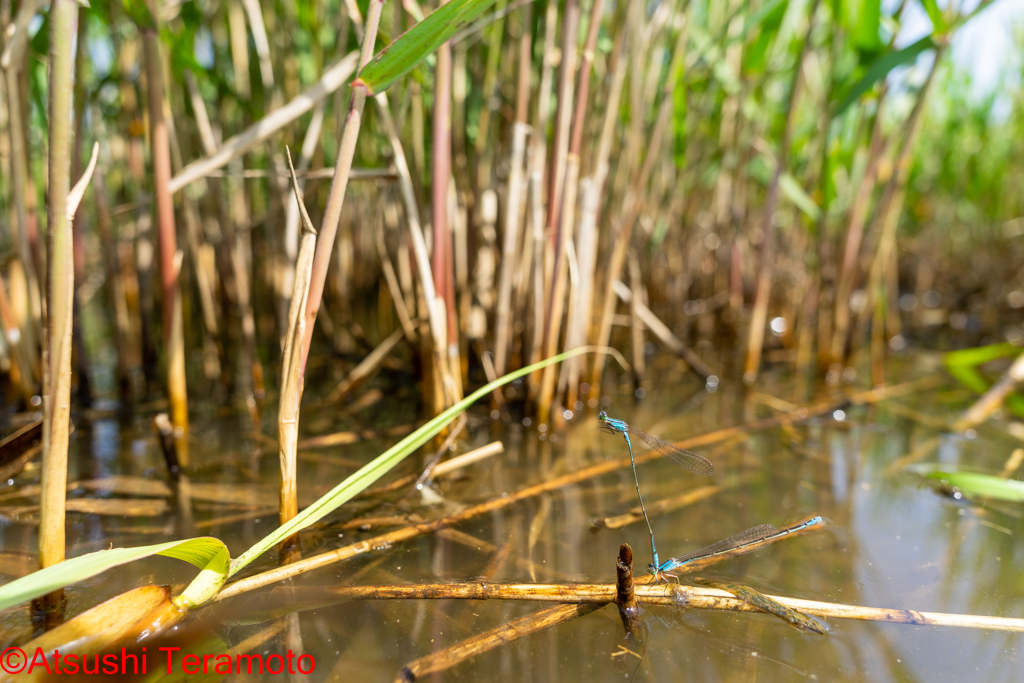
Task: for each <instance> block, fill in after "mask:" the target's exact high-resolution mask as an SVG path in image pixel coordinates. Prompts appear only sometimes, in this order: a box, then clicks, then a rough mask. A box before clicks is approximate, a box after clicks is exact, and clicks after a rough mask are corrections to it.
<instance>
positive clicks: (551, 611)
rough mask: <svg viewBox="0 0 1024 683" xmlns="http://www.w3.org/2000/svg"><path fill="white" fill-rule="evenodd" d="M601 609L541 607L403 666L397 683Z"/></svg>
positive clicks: (415, 678)
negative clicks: (541, 608) (537, 610)
mask: <svg viewBox="0 0 1024 683" xmlns="http://www.w3.org/2000/svg"><path fill="white" fill-rule="evenodd" d="M597 609H599V607H596V606H594V605H559V606H558V607H549V608H548V609H543V610H540V611H539V612H535V613H533V614H530V615H528V616H525V617H521V618H519V619H516V620H514V621H510V622H509V623H507V624H502V625H501V626H498V627H497V628H493V629H491V630H489V631H485V632H483V633H481V634H479V635H477V636H473V637H472V638H468V639H467V640H464V641H462V642H460V643H457V644H455V645H452V646H451V647H448V648H445V649H443V650H438V651H437V652H434V653H432V654H429V655H427V656H426V657H421V658H420V659H417V660H415V661H412V662H409V663H408V664H406V665H405V666H404V667H402V671H401V672H400V673H399V674H398V676H397V677H396V678H395V683H410V682H411V681H417V680H420V679H423V678H425V677H426V676H428V675H431V674H434V675H436V674H438V673H440V672H441V671H446V670H448V669H450V668H452V667H453V666H455V665H456V664H459V663H460V662H464V661H466V660H467V659H470V658H472V657H475V656H477V655H479V654H482V653H484V652H487V651H489V650H493V649H494V648H496V647H500V646H501V645H505V644H506V643H511V642H513V641H515V640H519V639H520V638H523V637H525V636H528V635H532V634H534V633H538V632H540V631H544V630H546V629H548V628H551V627H552V626H557V625H559V624H564V623H565V622H567V621H572V620H573V619H575V618H576V617H582V616H583V615H585V614H590V613H591V612H594V611H595V610H597Z"/></svg>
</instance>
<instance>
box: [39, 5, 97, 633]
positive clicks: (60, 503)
mask: <svg viewBox="0 0 1024 683" xmlns="http://www.w3.org/2000/svg"><path fill="white" fill-rule="evenodd" d="M77 24H78V4H77V3H76V2H75V0H54V2H53V4H52V6H51V9H50V67H49V71H50V73H49V87H48V91H49V111H48V120H49V144H48V146H47V147H48V159H47V164H48V166H47V168H48V172H49V201H48V202H47V220H46V227H47V230H46V242H47V252H48V254H49V258H48V264H49V268H48V270H47V273H46V275H47V277H46V300H47V301H46V308H45V316H44V335H43V469H42V476H41V487H42V492H41V495H40V500H39V505H40V512H39V516H40V526H39V567H40V568H41V569H45V568H47V567H50V566H53V565H55V564H58V563H60V562H63V561H64V543H65V537H64V505H65V497H66V489H67V478H68V471H67V469H68V426H69V423H70V421H71V326H72V320H71V317H72V309H73V307H74V304H73V301H74V292H75V271H74V265H73V263H72V253H71V252H72V235H71V220H72V217H73V212H74V209H75V208H76V206H77V202H74V204H72V203H71V202H69V197H68V194H69V191H70V189H71V178H70V172H71V159H70V158H69V156H68V152H69V150H70V149H71V107H72V102H71V98H72V92H73V88H72V79H73V76H74V68H75V53H74V50H73V46H74V42H75V34H76V32H77ZM93 164H95V150H94V154H93ZM83 192H84V188H83ZM69 209H70V212H71V215H69ZM63 599H64V591H63V589H61V590H59V591H54V592H53V593H51V594H49V595H46V596H44V597H42V598H40V599H39V600H38V601H34V603H33V607H34V609H33V612H34V613H35V614H37V615H38V614H39V612H42V614H41V616H42V621H43V624H44V625H45V627H46V628H49V627H51V626H53V625H55V624H57V623H60V622H62V621H63V620H64V617H63Z"/></svg>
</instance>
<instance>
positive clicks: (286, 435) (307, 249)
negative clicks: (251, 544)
mask: <svg viewBox="0 0 1024 683" xmlns="http://www.w3.org/2000/svg"><path fill="white" fill-rule="evenodd" d="M285 151H286V153H287V156H288V169H289V170H290V171H291V172H292V186H293V189H294V191H295V202H296V204H297V205H298V207H299V212H300V213H301V216H302V240H301V241H300V244H299V252H298V255H297V259H296V263H295V278H294V283H293V289H292V300H291V305H290V306H289V307H288V332H287V334H286V335H285V343H284V354H283V356H282V364H281V398H280V408H279V409H278V418H277V443H278V459H279V461H280V466H281V485H280V521H281V524H285V523H286V522H288V521H290V520H291V519H292V518H293V517H295V515H297V514H298V513H299V497H298V486H297V483H296V478H297V472H296V458H297V454H298V440H299V408H300V405H301V403H302V389H303V386H302V385H303V378H302V362H301V361H302V359H301V354H302V340H303V338H304V337H305V331H306V330H305V326H306V318H305V316H304V315H303V312H304V311H305V308H306V299H307V297H308V296H309V280H310V276H311V272H312V268H313V254H314V252H315V250H316V229H315V228H314V227H313V222H312V221H311V220H310V219H309V214H307V213H306V206H305V204H303V202H302V195H301V194H300V192H299V181H298V178H296V177H295V168H294V166H293V165H292V155H291V150H288V149H287V148H285ZM297 546H298V537H297V535H296V536H292V537H290V538H288V539H286V540H285V541H284V542H283V543H282V545H281V552H282V559H290V558H291V556H292V555H293V554H297V552H295V551H297ZM286 555H287V556H288V558H286V557H285V556H286Z"/></svg>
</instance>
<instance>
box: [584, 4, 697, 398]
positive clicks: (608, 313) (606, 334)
mask: <svg viewBox="0 0 1024 683" xmlns="http://www.w3.org/2000/svg"><path fill="white" fill-rule="evenodd" d="M689 23H690V22H689V17H688V15H687V16H685V18H684V21H683V26H682V28H681V29H680V31H679V36H678V37H677V38H676V44H675V50H674V51H673V53H672V61H671V63H670V64H669V69H668V81H667V83H666V87H665V89H664V92H663V93H662V100H661V104H660V105H659V106H658V116H657V119H656V120H655V123H654V128H653V129H652V131H651V137H650V140H649V144H648V145H647V155H646V157H645V158H644V164H643V166H642V167H641V168H640V171H639V173H637V175H636V177H635V178H634V180H633V182H632V183H631V187H630V190H629V192H628V193H627V195H626V199H625V204H624V205H625V206H628V207H629V209H628V211H627V213H626V214H625V215H626V217H625V220H624V221H623V223H622V225H621V227H620V229H619V231H618V234H616V235H614V238H613V239H614V246H613V248H612V254H611V257H610V258H609V262H608V268H607V270H606V271H605V275H604V277H605V292H604V303H603V308H602V311H601V322H600V327H599V328H598V333H597V337H596V341H595V345H596V346H602V347H603V346H607V345H608V340H609V339H610V338H611V333H612V320H613V318H614V316H615V298H616V295H615V283H616V282H617V281H618V279H619V277H620V276H621V274H622V267H623V265H624V263H625V260H626V250H627V248H628V247H629V241H630V237H631V236H632V233H633V227H634V226H635V225H636V222H637V220H638V219H639V217H640V212H641V210H642V208H643V203H644V188H645V187H646V186H647V182H648V180H649V179H650V175H651V169H652V168H653V166H654V159H655V158H656V157H657V155H658V152H659V149H660V147H661V141H662V138H663V137H664V136H665V132H666V129H667V128H668V124H669V119H670V118H671V114H672V109H673V104H674V99H673V95H672V89H673V88H674V85H675V83H677V82H678V81H679V79H680V78H681V76H682V74H683V69H684V68H685V65H686V62H685V58H686V44H687V36H688V29H689ZM637 144H639V143H637ZM604 363H605V357H604V354H600V353H598V354H596V355H595V356H594V366H593V370H592V372H591V380H590V397H591V398H600V394H601V376H602V374H603V373H604Z"/></svg>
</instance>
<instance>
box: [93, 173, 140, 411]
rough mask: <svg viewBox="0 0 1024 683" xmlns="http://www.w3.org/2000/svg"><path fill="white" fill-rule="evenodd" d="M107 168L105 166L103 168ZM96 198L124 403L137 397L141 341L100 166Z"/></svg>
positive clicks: (95, 177) (118, 374)
mask: <svg viewBox="0 0 1024 683" xmlns="http://www.w3.org/2000/svg"><path fill="white" fill-rule="evenodd" d="M104 165H105V164H104ZM93 185H94V190H93V197H94V198H95V203H96V225H97V228H98V231H99V235H100V244H101V246H102V248H101V251H102V252H103V257H104V266H105V268H106V283H107V286H108V287H109V290H108V292H109V299H110V308H111V309H112V310H113V311H114V345H115V346H116V348H117V376H118V388H119V389H120V394H121V398H122V400H126V401H127V400H130V399H131V397H132V395H133V394H134V386H135V384H136V382H135V377H136V376H137V375H138V373H139V361H138V351H137V349H136V348H135V347H136V344H138V337H135V336H133V335H132V320H131V317H130V314H129V310H128V296H127V292H126V291H125V278H126V277H127V276H126V274H125V273H123V272H122V270H121V267H120V261H119V259H118V249H119V244H118V243H117V241H116V239H115V237H114V235H113V231H112V230H111V218H110V205H109V204H108V203H107V182H106V169H105V168H104V167H103V166H100V167H98V168H97V169H96V172H95V173H94V176H93Z"/></svg>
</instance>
